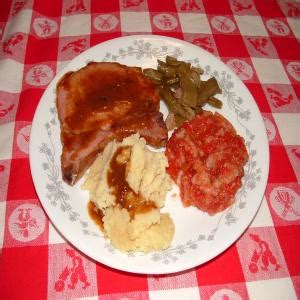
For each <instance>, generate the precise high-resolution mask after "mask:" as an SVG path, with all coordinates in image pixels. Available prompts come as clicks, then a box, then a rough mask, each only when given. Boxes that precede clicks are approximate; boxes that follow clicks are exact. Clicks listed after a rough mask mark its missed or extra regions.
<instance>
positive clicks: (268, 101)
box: [0, 0, 300, 300]
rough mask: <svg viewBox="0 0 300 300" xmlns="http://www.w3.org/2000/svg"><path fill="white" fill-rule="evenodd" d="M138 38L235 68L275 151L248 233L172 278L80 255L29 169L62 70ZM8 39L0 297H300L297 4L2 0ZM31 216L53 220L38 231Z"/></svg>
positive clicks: (1, 66)
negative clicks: (36, 120)
mask: <svg viewBox="0 0 300 300" xmlns="http://www.w3.org/2000/svg"><path fill="white" fill-rule="evenodd" d="M132 34H160V35H165V36H172V37H176V38H179V39H182V40H186V41H188V42H191V43H193V44H195V45H197V46H199V47H202V48H204V49H206V50H207V51H209V52H211V53H213V54H214V55H216V56H217V57H219V58H220V59H221V60H222V61H223V62H224V63H228V62H229V61H232V59H236V60H238V62H239V64H240V65H241V66H242V67H243V68H244V70H245V72H242V73H238V75H239V77H240V78H241V79H242V80H243V81H244V83H245V84H246V86H247V87H248V89H249V90H250V92H251V93H252V95H253V96H254V98H255V100H256V102H257V104H258V106H259V109H260V111H261V114H262V116H263V118H264V121H265V126H266V129H267V133H268V139H269V145H270V174H269V179H268V184H267V188H266V192H265V197H264V199H263V202H262V205H261V207H260V210H259V212H258V214H257V216H256V217H255V219H254V221H253V222H252V224H251V226H250V227H249V228H248V229H247V231H246V232H245V233H244V234H243V235H242V237H241V238H240V239H239V240H238V241H237V242H236V243H235V244H234V245H233V246H231V247H230V248H229V249H228V250H226V251H225V252H224V253H222V254H221V255H220V256H218V257H217V258H215V259H213V260H212V261H209V262H208V263H206V264H204V265H201V266H198V267H196V268H194V269H192V270H189V271H186V272H181V273H176V274H171V275H164V276H150V275H149V276H146V275H136V274H130V273H125V272H120V271H117V270H113V269H110V268H108V267H106V266H104V265H101V264H99V263H96V262H94V261H93V260H90V259H89V258H87V257H85V256H83V255H82V254H81V253H79V252H78V251H77V250H76V249H75V248H73V247H72V246H71V244H69V243H68V242H67V241H65V240H64V239H63V238H62V237H61V236H60V235H59V234H58V233H57V231H56V230H55V229H54V227H53V226H52V225H51V223H50V222H49V219H48V217H47V216H46V214H45V213H44V212H43V210H42V207H41V204H40V202H39V199H38V197H37V194H36V192H35V189H34V186H33V182H32V179H31V173H30V167H29V159H28V141H29V135H30V129H31V123H32V119H33V115H34V112H35V109H36V107H37V104H38V103H39V100H40V98H41V96H42V94H43V92H44V90H45V89H46V87H47V85H48V83H49V82H50V81H51V79H52V78H53V76H54V75H55V73H56V72H57V71H58V70H61V69H62V68H63V67H64V66H65V65H66V63H67V62H68V61H70V60H71V59H72V58H74V57H75V56H77V55H78V54H79V53H81V52H82V51H84V50H86V49H88V48H89V47H91V46H93V45H96V44H98V43H101V42H103V41H106V40H109V39H112V38H115V37H119V36H124V35H132ZM0 37H1V42H0V299H46V298H49V299H73V298H76V299H103V300H104V299H297V298H298V299H300V255H299V244H300V185H299V183H300V99H299V98H300V45H299V41H300V2H299V1H297V0H294V1H293V0H277V1H276V0H265V1H262V0H168V1H156V0H118V1H107V0H94V1H93V0H91V1H90V0H64V1H60V0H53V1H43V0H13V1H9V0H2V1H1V2H0ZM228 65H229V66H231V67H232V68H233V71H235V72H238V70H237V69H235V68H234V65H231V64H230V63H228ZM30 209H31V210H30ZM33 210H35V214H36V215H35V217H36V218H38V219H39V221H40V222H44V223H45V227H44V228H45V229H44V231H42V232H38V233H35V234H32V232H31V228H32V226H30V222H31V218H30V212H31V211H33ZM11 223H18V226H19V227H20V230H22V238H19V237H18V235H17V233H16V232H14V231H12V230H10V228H11V227H10V224H11ZM33 227H34V226H33ZM66 249H69V250H68V252H66V251H65V250H66ZM67 253H69V254H70V255H69V256H68V255H67ZM71 254H72V255H71ZM71 257H73V261H72V259H71ZM76 261H77V262H80V263H77V264H76ZM75 265H76V266H77V268H75ZM78 266H79V267H78Z"/></svg>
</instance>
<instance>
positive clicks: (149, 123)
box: [56, 62, 168, 185]
mask: <svg viewBox="0 0 300 300" xmlns="http://www.w3.org/2000/svg"><path fill="white" fill-rule="evenodd" d="M56 93H57V98H56V106H57V111H58V117H59V120H60V125H61V142H62V145H63V149H62V155H61V169H62V176H63V180H64V181H65V182H66V183H68V184H70V185H74V184H75V183H76V182H77V181H78V180H79V179H80V178H81V177H82V175H83V174H84V172H85V171H86V170H87V169H88V168H89V167H90V165H91V164H92V163H93V161H94V160H95V158H96V156H97V154H98V153H99V152H101V151H102V150H103V149H104V147H105V146H106V145H107V143H109V142H110V141H111V140H113V139H116V140H118V141H120V140H122V139H123V138H124V137H126V136H129V135H131V134H133V133H139V134H140V135H141V136H142V137H144V138H145V139H146V141H147V143H148V144H149V145H151V146H154V147H161V146H164V145H165V143H166V141H167V137H168V132H167V128H166V125H165V122H164V120H163V115H162V114H161V113H160V112H159V101H160V98H159V93H158V91H157V88H156V86H155V85H154V84H153V83H152V81H151V80H150V79H148V78H146V77H145V76H144V75H143V73H142V70H141V68H138V67H128V66H125V65H121V64H119V63H112V62H92V63H89V64H88V65H87V66H85V67H83V68H82V69H80V70H78V71H76V72H69V73H67V74H65V75H64V76H63V77H62V78H61V79H60V80H59V82H58V84H57V89H56Z"/></svg>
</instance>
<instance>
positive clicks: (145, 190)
mask: <svg viewBox="0 0 300 300" xmlns="http://www.w3.org/2000/svg"><path fill="white" fill-rule="evenodd" d="M166 167H167V159H166V157H165V155H164V153H162V152H151V151H150V150H149V149H148V148H147V146H146V142H145V140H144V139H143V138H140V137H139V135H138V134H134V135H132V136H130V137H127V138H125V139H124V140H123V141H122V142H121V143H118V142H116V141H112V142H110V143H109V144H108V145H107V146H106V147H105V149H104V151H103V153H102V154H101V155H99V156H98V158H97V159H96V161H95V162H94V164H93V165H92V167H91V168H90V171H89V173H88V175H87V177H86V180H85V183H84V184H83V186H82V188H83V189H85V190H88V191H89V193H90V199H91V200H92V201H93V202H94V203H95V206H96V207H97V209H100V210H101V211H102V213H103V215H104V216H103V219H102V221H103V231H104V234H105V236H106V237H107V238H109V239H110V240H111V243H112V245H113V246H114V247H116V248H117V249H119V250H121V251H144V252H148V251H151V250H162V249H165V248H167V247H168V246H169V245H170V243H171V240H172V238H173V235H174V224H173V221H172V219H171V218H170V216H169V214H167V213H161V212H160V208H162V207H163V206H164V201H165V197H166V193H167V191H168V190H169V189H170V188H171V186H172V181H171V179H170V177H169V175H168V174H167V173H166Z"/></svg>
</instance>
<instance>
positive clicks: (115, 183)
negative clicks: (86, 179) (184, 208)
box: [107, 146, 156, 219]
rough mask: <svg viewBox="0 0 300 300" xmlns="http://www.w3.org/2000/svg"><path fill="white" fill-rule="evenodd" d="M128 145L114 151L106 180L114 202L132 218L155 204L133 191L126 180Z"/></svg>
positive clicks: (154, 206) (128, 155)
mask: <svg viewBox="0 0 300 300" xmlns="http://www.w3.org/2000/svg"><path fill="white" fill-rule="evenodd" d="M130 151H131V148H130V147H129V146H124V147H119V148H118V149H117V151H116V152H115V154H114V156H113V158H112V160H111V162H110V169H109V171H108V173H107V182H108V185H109V187H111V189H112V192H113V194H114V196H115V197H116V203H117V204H118V205H120V206H121V207H122V208H125V209H126V210H128V212H129V214H130V217H131V218H132V219H133V218H134V216H135V215H136V214H141V213H147V212H148V211H150V210H151V209H153V208H156V205H155V203H154V202H153V201H147V200H146V199H144V197H143V196H142V195H141V194H137V193H135V192H134V191H133V190H132V188H131V187H130V186H129V184H128V182H127V181H126V166H127V163H129V161H130Z"/></svg>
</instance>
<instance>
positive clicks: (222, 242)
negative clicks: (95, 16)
mask: <svg viewBox="0 0 300 300" xmlns="http://www.w3.org/2000/svg"><path fill="white" fill-rule="evenodd" d="M166 55H172V56H176V57H178V58H179V59H180V60H185V61H190V62H191V63H192V64H193V65H198V66H201V67H202V68H203V69H204V70H205V74H206V77H207V78H209V77H212V76H214V77H216V78H217V80H218V81H219V84H220V86H221V87H222V90H223V94H222V96H221V97H220V98H221V100H222V101H223V103H224V106H223V108H222V110H221V113H222V114H223V115H224V116H225V117H226V118H228V119H229V120H230V121H231V122H232V124H233V125H234V126H235V128H236V129H237V132H238V133H239V134H240V135H242V136H243V137H244V138H245V140H246V144H247V147H248V151H249V155H250V159H249V162H248V164H247V165H246V167H245V176H244V183H243V186H242V188H241V189H240V190H239V192H238V193H237V196H236V201H235V203H234V205H233V206H232V207H230V208H229V209H227V210H226V211H224V212H222V213H219V214H217V215H215V216H213V217H211V216H209V215H208V214H206V213H203V212H201V211H200V210H198V209H196V208H193V207H189V208H183V206H182V204H181V201H180V198H179V196H178V190H177V188H176V186H174V189H173V190H172V191H171V192H170V193H169V194H168V195H167V199H166V206H165V208H164V211H168V212H169V213H170V214H171V217H172V218H173V220H174V223H175V236H174V239H173V241H172V244H171V247H170V248H169V249H167V250H165V251H160V252H152V253H148V254H143V253H129V254H124V253H121V252H119V251H117V250H115V249H114V248H112V247H111V246H110V244H109V241H107V240H105V239H104V237H103V235H102V232H101V231H100V230H99V229H98V227H97V226H96V225H95V224H94V223H93V221H92V220H91V219H90V218H89V216H88V212H87V203H88V200H89V199H88V194H87V192H84V191H82V190H81V189H80V185H81V183H82V180H81V181H80V182H79V183H77V184H76V185H75V186H74V187H70V186H68V185H67V184H65V183H64V182H63V181H62V178H61V169H60V154H61V148H62V147H61V142H60V125H59V122H58V119H57V113H56V108H55V86H56V83H57V81H58V79H59V78H60V77H61V76H62V75H63V74H64V73H66V72H68V71H73V70H77V69H79V68H81V67H83V66H84V65H86V63H87V62H88V61H118V62H120V63H123V64H126V65H130V66H140V67H155V66H156V61H157V59H158V58H160V59H164V57H165V56H166ZM205 108H206V109H208V110H212V108H211V107H209V106H207V107H205ZM161 110H162V111H163V112H164V113H166V108H165V106H163V105H162V106H161ZM30 166H31V172H32V177H33V181H34V184H35V188H36V191H37V193H38V196H39V198H40V201H41V203H42V205H43V207H44V209H45V211H46V213H47V214H48V216H49V218H50V220H51V221H52V222H53V224H54V225H55V227H56V228H57V229H58V230H59V231H60V232H61V233H62V234H63V236H64V237H65V238H66V239H67V240H68V241H69V242H71V243H72V244H73V245H74V246H75V247H77V248H78V249H79V250H81V251H82V252H83V253H85V254H86V255H88V256H90V257H91V258H93V259H95V260H96V261H98V262H100V263H103V264H105V265H108V266H110V267H113V268H116V269H119V270H124V271H129V272H135V273H147V274H166V273H172V272H178V271H183V270H186V269H189V268H192V267H195V266H198V265H200V264H202V263H204V262H207V261H208V260H210V259H212V258H214V257H215V256H217V255H218V254H220V253H221V252H223V251H224V250H225V249H226V248H228V247H229V246H230V245H231V244H232V243H234V242H235V241H236V240H237V239H238V238H239V236H240V235H241V234H242V233H243V232H244V230H245V229H246V228H247V227H248V225H249V224H250V222H251V221H252V219H253V218H254V216H255V214H256V212H257V210H258V208H259V206H260V203H261V200H262V197H263V194H264V191H265V186H266V182H267V176H268V170H269V148H268V141H267V136H266V130H265V127H264V123H263V120H262V117H261V115H260V112H259V110H258V108H257V105H256V103H255V101H254V99H253V97H252V96H251V94H250V93H249V91H248V90H247V88H246V87H245V85H244V84H243V83H242V82H241V80H240V79H239V78H238V77H237V76H236V75H235V74H234V73H233V72H232V71H231V70H230V69H229V68H228V67H227V66H226V65H225V64H224V63H222V62H221V61H220V60H218V59H217V58H216V57H214V56H213V55H211V54H209V53H208V52H206V51H204V50H202V49H201V48H199V47H197V46H194V45H192V44H190V43H187V42H184V41H181V40H177V39H173V38H168V37H162V36H152V35H144V36H128V37H121V38H117V39H114V40H110V41H107V42H104V43H102V44H99V45H96V46H94V47H92V48H90V49H89V50H87V51H85V52H83V53H81V54H80V55H79V56H77V57H76V58H75V59H73V60H72V61H71V62H70V63H69V64H68V65H67V66H66V67H65V68H64V69H63V70H62V71H61V72H59V73H58V74H57V75H56V76H55V78H54V79H53V80H52V82H51V83H50V84H49V86H48V88H47V89H46V91H45V93H44V95H43V96H42V98H41V100H40V103H39V105H38V108H37V110H36V113H35V116H34V120H33V124H32V129H31V136H30ZM174 193H176V194H177V196H176V197H173V196H172V195H173V194H174Z"/></svg>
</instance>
